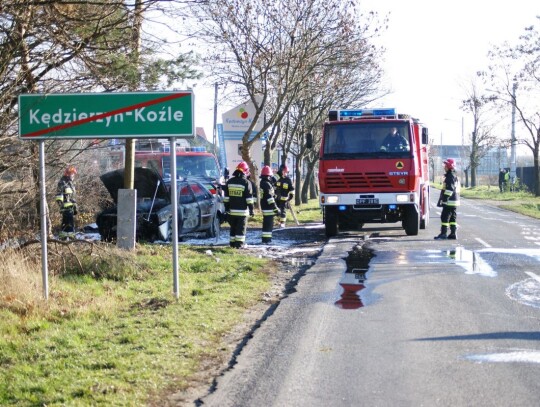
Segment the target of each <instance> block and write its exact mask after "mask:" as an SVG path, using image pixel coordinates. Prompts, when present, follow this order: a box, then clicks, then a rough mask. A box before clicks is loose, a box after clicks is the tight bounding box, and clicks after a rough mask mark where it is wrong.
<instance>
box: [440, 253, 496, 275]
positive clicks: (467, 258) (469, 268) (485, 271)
mask: <svg viewBox="0 0 540 407" xmlns="http://www.w3.org/2000/svg"><path fill="white" fill-rule="evenodd" d="M446 255H447V256H448V257H450V258H451V259H452V260H454V261H455V264H456V265H458V266H461V267H463V268H464V269H465V274H480V275H483V276H485V277H497V273H496V272H495V270H493V269H492V268H491V266H490V265H489V264H487V263H486V262H485V261H484V260H483V259H482V257H481V256H480V255H479V254H478V253H477V252H473V251H471V250H467V249H464V248H463V247H460V246H458V247H456V248H455V249H452V250H447V251H446Z"/></svg>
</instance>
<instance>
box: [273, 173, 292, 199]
mask: <svg viewBox="0 0 540 407" xmlns="http://www.w3.org/2000/svg"><path fill="white" fill-rule="evenodd" d="M278 175H279V178H278V180H277V181H276V196H277V199H278V200H279V201H287V200H291V199H293V197H294V186H293V183H292V181H291V179H290V178H289V177H287V176H283V175H281V174H279V173H278Z"/></svg>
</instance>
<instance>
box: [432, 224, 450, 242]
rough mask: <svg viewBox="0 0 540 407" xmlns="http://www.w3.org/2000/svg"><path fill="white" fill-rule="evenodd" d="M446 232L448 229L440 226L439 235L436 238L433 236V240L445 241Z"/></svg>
mask: <svg viewBox="0 0 540 407" xmlns="http://www.w3.org/2000/svg"><path fill="white" fill-rule="evenodd" d="M447 231H448V228H447V227H446V226H441V233H439V235H438V236H435V237H434V239H435V240H446V239H448V238H447V237H446V232H447Z"/></svg>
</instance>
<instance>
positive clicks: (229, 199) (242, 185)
mask: <svg viewBox="0 0 540 407" xmlns="http://www.w3.org/2000/svg"><path fill="white" fill-rule="evenodd" d="M253 201H254V199H253V188H252V186H251V182H250V181H249V180H248V179H246V176H245V175H244V173H243V172H242V171H238V170H236V171H235V172H234V173H233V177H232V178H229V180H228V181H227V184H226V185H225V198H224V199H223V203H224V205H225V210H226V211H227V212H229V214H230V215H231V216H248V215H249V214H250V213H253Z"/></svg>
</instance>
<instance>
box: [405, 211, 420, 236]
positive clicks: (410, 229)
mask: <svg viewBox="0 0 540 407" xmlns="http://www.w3.org/2000/svg"><path fill="white" fill-rule="evenodd" d="M402 225H403V229H405V233H406V234H407V236H416V235H418V230H419V229H420V215H419V214H418V212H417V211H416V209H415V207H414V206H412V205H409V206H407V207H406V208H405V218H404V219H403V223H402Z"/></svg>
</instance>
